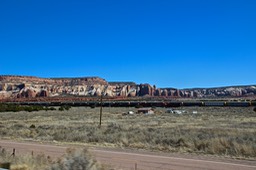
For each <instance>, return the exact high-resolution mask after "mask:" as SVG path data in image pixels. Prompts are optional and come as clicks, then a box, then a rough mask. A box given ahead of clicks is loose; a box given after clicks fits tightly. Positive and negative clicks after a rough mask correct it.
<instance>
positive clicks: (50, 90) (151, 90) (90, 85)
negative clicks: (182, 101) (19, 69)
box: [0, 76, 256, 99]
mask: <svg viewBox="0 0 256 170" xmlns="http://www.w3.org/2000/svg"><path fill="white" fill-rule="evenodd" d="M102 94H103V95H104V96H109V97H116V96H120V97H136V96H162V97H173V98H180V97H182V98H204V97H207V98H209V97H211V98H214V97H242V96H255V95H256V86H255V85H253V86H235V87H221V88H197V89H175V88H157V87H156V86H151V85H150V84H135V83H133V82H107V81H106V80H104V79H102V78H99V77H79V78H38V77H32V76H0V99H6V98H37V97H53V96H59V97H61V96H70V95H72V96H100V95H102Z"/></svg>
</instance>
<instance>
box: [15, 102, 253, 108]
mask: <svg viewBox="0 0 256 170" xmlns="http://www.w3.org/2000/svg"><path fill="white" fill-rule="evenodd" d="M13 104H20V105H41V106H63V105H69V106H85V107H99V106H103V107H181V106H184V107H189V106H200V107H210V106H215V107H249V106H256V101H103V102H102V103H101V102H100V101H88V102H80V101H79V102H75V101H74V102H21V103H20V102H19V103H18V102H17V103H13Z"/></svg>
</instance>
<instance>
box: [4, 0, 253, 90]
mask: <svg viewBox="0 0 256 170" xmlns="http://www.w3.org/2000/svg"><path fill="white" fill-rule="evenodd" d="M0 59H1V61H0V74H8V75H9V74H11V75H12V74H14V75H31V76H38V77H83V76H99V77H102V78H105V79H106V80H108V81H134V82H136V83H150V84H152V85H153V84H155V85H156V86H157V87H175V88H190V87H215V86H228V85H248V84H256V1H255V0H239V1H238V0H200V1H199V0H115V1H113V0H80V1H78V0H69V1H67V0H1V1H0Z"/></svg>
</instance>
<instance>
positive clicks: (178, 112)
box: [166, 109, 186, 115]
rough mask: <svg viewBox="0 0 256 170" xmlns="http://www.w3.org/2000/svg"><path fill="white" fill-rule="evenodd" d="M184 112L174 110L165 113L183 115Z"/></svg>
mask: <svg viewBox="0 0 256 170" xmlns="http://www.w3.org/2000/svg"><path fill="white" fill-rule="evenodd" d="M185 112H186V111H185V110H176V109H167V110H166V113H173V114H177V115H181V114H183V113H185Z"/></svg>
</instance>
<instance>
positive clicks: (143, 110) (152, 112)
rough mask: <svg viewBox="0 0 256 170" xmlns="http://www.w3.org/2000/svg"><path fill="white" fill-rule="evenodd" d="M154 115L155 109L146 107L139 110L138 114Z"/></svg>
mask: <svg viewBox="0 0 256 170" xmlns="http://www.w3.org/2000/svg"><path fill="white" fill-rule="evenodd" d="M141 113H143V114H147V115H149V114H154V109H152V108H151V107H146V108H139V109H138V114H141Z"/></svg>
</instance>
